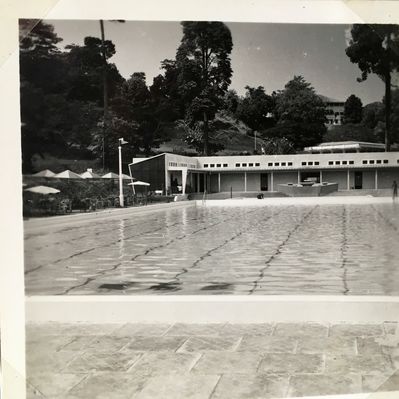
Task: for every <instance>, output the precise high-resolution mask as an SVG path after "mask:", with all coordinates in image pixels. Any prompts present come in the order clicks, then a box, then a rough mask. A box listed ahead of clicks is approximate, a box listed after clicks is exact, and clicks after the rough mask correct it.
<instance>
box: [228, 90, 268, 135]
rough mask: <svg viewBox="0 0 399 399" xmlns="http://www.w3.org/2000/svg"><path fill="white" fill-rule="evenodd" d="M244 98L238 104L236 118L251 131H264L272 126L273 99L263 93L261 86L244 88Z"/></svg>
mask: <svg viewBox="0 0 399 399" xmlns="http://www.w3.org/2000/svg"><path fill="white" fill-rule="evenodd" d="M245 89H246V94H245V97H244V98H243V99H242V100H241V101H239V102H238V105H237V109H236V112H235V114H236V116H237V118H239V119H241V120H242V121H243V122H245V123H246V124H247V125H248V126H249V127H250V128H251V129H252V130H257V131H260V130H264V129H267V128H269V127H272V126H273V125H274V118H273V117H272V113H273V111H274V105H275V104H274V99H273V97H272V96H269V95H267V94H266V93H265V89H264V88H263V87H262V86H258V87H250V86H246V87H245Z"/></svg>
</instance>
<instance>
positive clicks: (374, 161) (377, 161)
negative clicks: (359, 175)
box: [362, 159, 399, 165]
mask: <svg viewBox="0 0 399 399" xmlns="http://www.w3.org/2000/svg"><path fill="white" fill-rule="evenodd" d="M388 162H389V161H388V159H363V161H362V163H363V165H374V164H381V163H388ZM398 163H399V159H398Z"/></svg>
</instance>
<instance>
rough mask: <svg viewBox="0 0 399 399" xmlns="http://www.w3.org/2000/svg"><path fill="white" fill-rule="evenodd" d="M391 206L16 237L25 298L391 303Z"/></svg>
mask: <svg viewBox="0 0 399 399" xmlns="http://www.w3.org/2000/svg"><path fill="white" fill-rule="evenodd" d="M398 239H399V205H398V204H392V203H370V204H350V203H349V204H317V203H313V204H312V203H309V204H303V205H295V204H293V203H290V204H286V205H284V204H281V205H276V206H250V205H249V206H217V207H208V206H206V207H202V206H197V207H195V206H191V207H183V208H179V209H165V210H162V211H157V212H153V213H147V214H137V215H133V214H131V215H129V214H115V216H112V217H108V218H106V219H98V220H97V219H93V220H89V219H88V220H87V221H85V222H76V221H75V220H74V219H73V218H70V219H68V222H67V223H63V224H60V225H53V226H51V227H43V228H42V229H35V230H32V231H30V230H29V229H26V232H25V273H26V275H25V285H26V293H27V294H28V295H93V294H101V295H107V294H112V295H115V294H118V295H134V294H140V295H146V294H149V295H154V294H156V295H171V294H172V295H182V294H188V295H215V294H240V295H280V294H281V295H290V294H292V295H298V294H299V295H301V294H302V295H313V294H322V295H323V294H326V295H398V294H399V268H398V267H397V266H398V264H399V261H398V259H399V245H398Z"/></svg>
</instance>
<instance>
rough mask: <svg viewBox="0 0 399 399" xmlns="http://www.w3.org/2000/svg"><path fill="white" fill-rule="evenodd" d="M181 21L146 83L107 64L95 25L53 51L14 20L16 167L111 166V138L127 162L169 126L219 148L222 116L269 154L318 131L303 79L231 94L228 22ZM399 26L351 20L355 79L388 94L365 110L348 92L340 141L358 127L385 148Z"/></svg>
mask: <svg viewBox="0 0 399 399" xmlns="http://www.w3.org/2000/svg"><path fill="white" fill-rule="evenodd" d="M101 22H102V21H101ZM181 25H182V39H181V42H180V44H178V43H177V50H176V57H175V59H167V60H163V61H161V69H162V73H161V74H159V75H158V76H156V77H155V78H154V80H153V82H152V84H151V85H147V83H146V77H145V74H144V73H143V72H134V71H133V72H132V74H131V76H130V78H128V79H125V78H123V77H122V76H121V75H120V73H119V71H118V68H117V67H116V65H115V64H113V63H112V62H111V60H112V56H113V55H114V54H115V53H116V51H117V49H116V48H115V45H114V43H113V42H112V41H111V40H107V39H106V37H105V34H104V33H103V32H104V31H103V29H101V31H100V29H99V34H100V32H101V35H100V38H97V37H86V38H84V42H83V45H76V44H70V45H68V46H66V47H65V49H63V50H61V49H60V47H59V43H60V42H61V41H62V38H60V37H58V35H57V33H56V32H55V31H54V28H53V26H52V25H50V24H47V23H45V22H43V21H32V20H22V21H21V30H20V32H21V37H20V74H21V120H22V152H23V170H24V172H30V171H31V170H32V158H33V157H34V155H36V154H38V155H40V156H44V155H45V154H46V153H51V154H52V155H53V156H56V157H65V158H68V157H69V158H70V157H81V158H82V159H90V158H91V159H98V160H99V161H100V163H103V166H104V167H105V168H106V169H109V168H111V169H112V168H114V167H115V165H117V142H118V138H119V137H124V138H125V140H127V141H128V142H129V145H128V146H126V147H125V148H124V151H125V153H126V159H129V158H131V157H132V156H136V155H137V154H145V155H150V154H151V153H152V152H153V151H154V149H156V148H157V147H158V146H159V145H160V144H161V143H163V142H165V141H167V140H168V139H169V135H170V131H171V130H174V131H179V132H180V134H181V135H182V139H183V140H184V141H185V142H186V143H187V146H191V147H193V148H195V149H196V150H197V151H198V152H199V153H203V154H211V153H216V152H217V151H219V150H221V149H222V148H223V143H220V141H219V142H218V141H216V140H215V135H216V133H217V132H218V129H219V128H220V125H221V123H220V121H218V120H217V119H215V118H216V117H217V116H218V115H227V116H228V117H229V118H230V119H231V121H232V122H231V123H234V121H242V122H244V123H245V124H246V125H247V126H248V128H249V132H248V134H250V135H255V134H257V136H258V137H260V138H262V139H263V140H264V143H265V145H264V149H263V150H264V151H265V152H267V153H276V152H279V151H282V152H284V151H285V152H287V151H288V152H292V151H298V150H301V149H302V148H303V147H304V146H308V145H314V144H318V143H319V142H321V141H322V140H323V138H325V137H326V127H325V122H326V119H325V113H326V110H325V106H324V104H323V102H322V101H321V100H320V98H319V96H318V95H317V93H316V92H315V90H314V88H313V87H312V86H311V84H310V83H309V82H306V81H305V79H304V78H303V77H301V76H294V77H293V79H291V80H290V81H289V82H287V84H286V85H285V87H284V88H283V89H282V90H280V91H277V92H273V93H270V94H268V93H267V92H266V90H265V88H264V87H262V86H258V87H250V86H247V87H246V93H245V95H244V96H239V95H237V93H236V92H235V91H234V90H229V85H230V83H231V77H232V73H233V72H232V68H231V61H230V54H231V51H232V48H233V41H232V36H231V33H230V30H229V28H228V27H227V26H226V25H225V24H223V23H221V22H182V24H181ZM103 26H104V25H103V22H102V24H101V27H102V28H103ZM397 29H398V28H397V26H393V25H383V26H370V25H359V26H358V25H354V26H353V29H352V41H351V44H350V46H349V47H348V49H347V54H348V56H349V57H350V60H351V61H352V62H355V63H357V64H358V65H359V68H360V69H361V71H362V77H361V80H364V79H366V78H367V76H368V74H369V73H376V74H378V76H380V77H381V78H382V79H383V80H384V82H385V84H386V94H385V97H384V101H383V103H382V104H375V105H369V106H366V107H362V104H361V101H360V99H358V98H357V97H356V96H350V97H349V98H348V100H347V102H346V104H345V115H344V120H345V123H346V128H345V129H346V130H345V131H343V132H341V133H340V134H341V136H342V137H343V139H344V138H345V137H346V138H351V137H350V134H351V133H350V129H349V128H350V126H352V125H353V126H354V127H353V129H352V130H353V131H357V132H360V131H361V127H362V126H363V127H367V128H369V129H371V130H372V131H373V134H377V136H378V135H381V134H383V135H384V134H385V141H386V143H387V148H389V144H390V142H391V141H392V139H395V135H396V134H397V133H399V128H398V126H399V120H397V119H398V116H397V115H398V112H397V108H398V103H399V95H398V94H397V91H393V92H391V86H392V77H391V74H392V73H393V72H395V71H397V69H398V65H399V57H398V54H399V52H398V51H397V43H398V39H397V37H398V31H397ZM382 116H384V117H385V118H383V117H382ZM371 130H370V131H371ZM348 131H349V134H348ZM375 132H377V133H375ZM356 134H357V133H356ZM356 134H355V136H356ZM359 135H360V133H359ZM352 136H353V135H352ZM101 161H102V162H101Z"/></svg>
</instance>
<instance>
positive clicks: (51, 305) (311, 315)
mask: <svg viewBox="0 0 399 399" xmlns="http://www.w3.org/2000/svg"><path fill="white" fill-rule="evenodd" d="M26 318H27V321H28V322H47V321H54V322H90V323H127V322H137V323H153V322H154V323H155V322H159V323H161V322H167V323H176V322H182V323H225V322H230V323H264V322H287V321H296V322H308V321H314V322H325V323H327V322H331V323H332V322H348V323H381V322H384V321H397V320H399V297H389V296H375V297H371V296H343V295H342V296H329V295H326V296H324V295H308V296H306V295H292V296H290V295H254V296H248V295H233V296H232V295H225V296H223V295H222V296H219V295H215V296H208V295H207V296H198V295H196V296H194V295H182V296H177V295H173V296H172V295H171V296H166V295H157V296H155V295H154V296H147V295H144V296H142V295H130V296H129V295H125V296H123V295H118V296H108V295H93V296H91V295H87V296H81V295H76V296H74V295H71V296H31V297H27V298H26Z"/></svg>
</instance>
